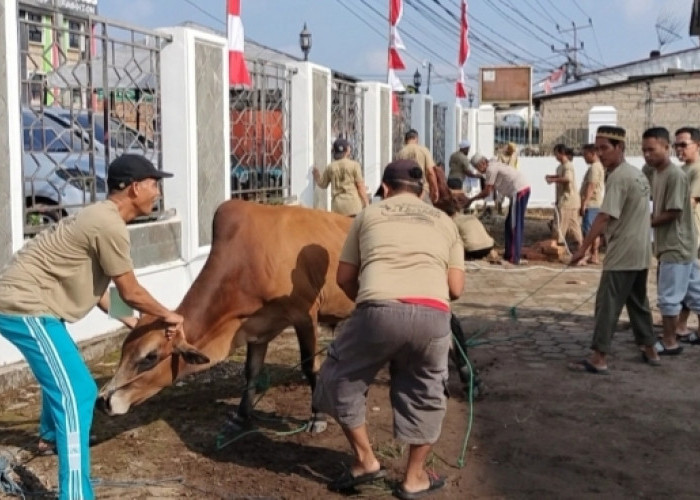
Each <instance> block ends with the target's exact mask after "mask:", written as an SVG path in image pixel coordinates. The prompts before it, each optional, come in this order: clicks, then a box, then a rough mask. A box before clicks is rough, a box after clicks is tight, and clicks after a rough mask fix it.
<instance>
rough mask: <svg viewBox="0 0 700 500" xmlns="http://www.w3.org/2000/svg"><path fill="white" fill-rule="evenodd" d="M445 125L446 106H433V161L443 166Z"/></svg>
mask: <svg viewBox="0 0 700 500" xmlns="http://www.w3.org/2000/svg"><path fill="white" fill-rule="evenodd" d="M446 123H447V106H446V105H444V104H436V105H435V106H433V159H434V160H435V163H442V164H443V165H444V164H445V124H446Z"/></svg>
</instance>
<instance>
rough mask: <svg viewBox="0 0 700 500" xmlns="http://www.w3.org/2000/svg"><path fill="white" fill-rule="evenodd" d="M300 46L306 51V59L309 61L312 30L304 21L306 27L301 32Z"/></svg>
mask: <svg viewBox="0 0 700 500" xmlns="http://www.w3.org/2000/svg"><path fill="white" fill-rule="evenodd" d="M299 47H300V48H301V51H302V52H303V53H304V61H308V60H309V52H310V51H311V32H310V31H309V30H308V28H307V27H306V23H304V29H303V30H301V33H299Z"/></svg>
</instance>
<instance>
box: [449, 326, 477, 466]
mask: <svg viewBox="0 0 700 500" xmlns="http://www.w3.org/2000/svg"><path fill="white" fill-rule="evenodd" d="M452 337H453V338H454V344H455V345H456V346H457V351H458V352H459V355H460V356H462V359H463V360H464V362H465V363H466V365H467V366H468V367H469V420H468V421H467V429H466V431H465V433H464V440H463V441H462V452H461V453H460V455H459V458H458V459H457V466H458V467H459V468H460V469H461V468H463V467H464V466H465V465H466V461H465V456H466V454H467V443H468V442H469V436H470V435H471V433H472V424H473V423H474V370H473V369H472V365H471V363H470V362H469V358H467V353H466V352H464V349H463V347H462V345H461V344H460V342H459V339H458V338H457V336H456V335H455V334H454V333H453V334H452Z"/></svg>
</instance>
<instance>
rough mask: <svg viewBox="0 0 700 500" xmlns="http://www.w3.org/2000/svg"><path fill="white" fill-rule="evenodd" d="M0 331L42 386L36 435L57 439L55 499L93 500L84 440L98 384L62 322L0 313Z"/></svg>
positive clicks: (87, 447)
mask: <svg viewBox="0 0 700 500" xmlns="http://www.w3.org/2000/svg"><path fill="white" fill-rule="evenodd" d="M0 334H2V336H3V337H5V338H6V339H7V340H9V341H10V342H11V343H12V344H13V345H14V346H15V347H17V349H19V350H20V351H21V352H22V354H23V355H24V357H25V358H26V360H27V363H28V364H29V367H30V368H31V369H32V372H33V373H34V376H35V377H36V379H37V381H38V382H39V385H40V386H41V391H42V407H41V418H40V423H39V434H40V436H41V437H42V438H43V439H45V440H49V441H55V442H56V452H57V453H58V482H59V498H60V499H61V500H64V499H66V500H82V499H93V498H95V495H94V493H93V491H92V486H91V484H90V447H89V443H90V425H91V424H92V412H93V408H94V406H95V399H96V398H97V385H96V384H95V381H94V380H93V378H92V375H91V374H90V371H89V370H88V368H87V366H86V365H85V362H84V361H83V359H82V357H81V356H80V352H79V351H78V347H77V346H76V345H75V342H73V339H72V338H71V337H70V335H69V334H68V330H66V327H65V325H64V323H63V321H61V320H59V319H56V318H53V317H48V316H42V317H35V316H20V315H9V314H2V313H0Z"/></svg>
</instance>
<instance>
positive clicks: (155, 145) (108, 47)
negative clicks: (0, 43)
mask: <svg viewBox="0 0 700 500" xmlns="http://www.w3.org/2000/svg"><path fill="white" fill-rule="evenodd" d="M18 30H19V41H20V44H19V48H20V84H21V101H22V105H21V117H22V118H21V119H22V125H21V126H22V136H23V160H22V168H23V176H24V183H23V189H24V199H25V234H32V233H35V232H37V231H38V230H41V229H42V228H43V227H44V226H45V225H47V224H50V223H52V222H55V221H56V220H58V219H60V218H61V217H63V216H65V215H68V214H71V213H74V212H75V211H77V210H78V209H80V208H81V207H83V206H85V205H87V204H89V203H92V202H94V201H98V200H101V199H104V198H106V196H107V185H106V177H107V165H109V162H110V159H114V158H115V157H116V156H118V155H120V154H123V153H137V154H141V155H144V156H146V157H148V158H149V159H150V160H151V161H153V163H154V164H155V165H156V166H157V167H158V168H161V167H162V147H161V132H160V131H161V126H160V125H161V124H160V106H161V92H160V78H161V74H160V52H161V50H162V48H163V46H164V45H165V44H166V43H168V42H169V37H167V36H165V35H163V34H161V33H157V32H154V31H148V30H144V29H141V28H137V27H132V26H128V25H125V24H122V23H116V22H113V21H110V20H107V19H104V18H101V17H98V16H92V15H84V14H77V13H72V12H71V11H66V10H61V9H56V8H53V7H51V6H49V5H48V4H47V5H46V6H42V7H38V6H37V5H34V4H23V3H20V4H19V19H18ZM161 211H162V200H161V202H160V203H159V206H158V208H157V209H156V210H154V213H153V215H154V216H156V217H157V216H158V215H159V214H160V213H161Z"/></svg>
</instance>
